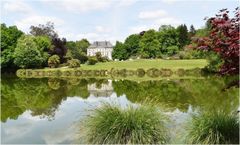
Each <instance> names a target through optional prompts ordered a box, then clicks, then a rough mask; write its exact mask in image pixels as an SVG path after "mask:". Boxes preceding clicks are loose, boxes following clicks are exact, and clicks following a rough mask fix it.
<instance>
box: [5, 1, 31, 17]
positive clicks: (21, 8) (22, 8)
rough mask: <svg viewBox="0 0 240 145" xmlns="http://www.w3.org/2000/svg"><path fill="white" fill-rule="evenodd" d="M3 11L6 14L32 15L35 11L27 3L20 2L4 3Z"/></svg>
mask: <svg viewBox="0 0 240 145" xmlns="http://www.w3.org/2000/svg"><path fill="white" fill-rule="evenodd" d="M3 11H4V12H5V13H23V14H28V13H32V12H33V9H32V8H31V7H30V6H29V5H28V4H27V3H25V2H23V1H21V0H18V1H6V2H4V3H3Z"/></svg>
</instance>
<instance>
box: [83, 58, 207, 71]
mask: <svg viewBox="0 0 240 145" xmlns="http://www.w3.org/2000/svg"><path fill="white" fill-rule="evenodd" d="M206 65H207V61H206V60H205V59H191V60H163V59H152V60H151V59H138V60H128V61H111V62H105V63H97V64H96V65H85V64H84V65H82V66H81V68H82V69H87V70H88V69H91V70H99V69H106V70H110V69H111V68H116V69H131V70H136V69H138V68H143V69H150V68H157V69H161V68H167V69H172V70H177V69H179V68H182V69H194V68H203V67H205V66H206Z"/></svg>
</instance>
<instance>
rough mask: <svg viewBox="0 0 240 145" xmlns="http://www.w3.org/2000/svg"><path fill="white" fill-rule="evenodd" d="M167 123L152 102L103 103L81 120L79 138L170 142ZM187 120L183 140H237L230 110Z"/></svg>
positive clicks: (93, 141) (110, 141)
mask: <svg viewBox="0 0 240 145" xmlns="http://www.w3.org/2000/svg"><path fill="white" fill-rule="evenodd" d="M169 123H173V122H172V121H170V119H169V116H167V115H165V114H164V113H162V112H161V110H159V108H157V107H156V106H154V105H153V106H152V105H151V106H150V105H145V106H144V105H143V106H142V105H140V106H133V105H129V106H128V107H127V108H122V107H121V106H120V105H119V106H116V105H110V104H109V103H107V104H103V106H102V107H98V108H96V109H95V110H93V112H91V115H89V116H87V117H86V118H85V120H83V121H82V122H81V127H80V130H81V133H82V135H81V137H80V140H81V141H83V140H84V143H88V144H89V143H90V144H166V143H171V136H170V132H169V130H170V128H169ZM187 123H188V124H187V127H186V131H187V133H184V134H182V135H183V137H184V138H185V139H184V142H185V143H190V144H238V143H239V121H238V115H236V114H234V113H225V112H224V111H219V110H218V111H216V110H214V111H211V112H210V111H208V112H205V111H204V112H199V113H198V114H195V115H193V116H192V120H191V121H190V122H187ZM185 135H186V136H185ZM172 140H173V139H172Z"/></svg>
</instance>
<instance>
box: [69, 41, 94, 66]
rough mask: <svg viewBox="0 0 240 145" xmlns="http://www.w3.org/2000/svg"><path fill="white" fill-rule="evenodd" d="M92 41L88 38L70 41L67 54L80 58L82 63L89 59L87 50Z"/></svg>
mask: <svg viewBox="0 0 240 145" xmlns="http://www.w3.org/2000/svg"><path fill="white" fill-rule="evenodd" d="M89 45H90V43H89V42H88V40H86V39H82V40H80V41H76V42H74V41H68V42H67V44H66V47H67V48H68V52H67V56H69V57H71V58H74V59H78V60H80V62H81V63H85V62H86V61H87V59H88V58H87V55H86V51H87V48H88V47H89Z"/></svg>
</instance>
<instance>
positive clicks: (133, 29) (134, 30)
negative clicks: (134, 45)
mask: <svg viewBox="0 0 240 145" xmlns="http://www.w3.org/2000/svg"><path fill="white" fill-rule="evenodd" d="M149 28H150V27H148V26H146V25H142V26H134V27H130V28H129V31H130V33H134V34H136V33H140V32H142V31H146V30H148V29H149Z"/></svg>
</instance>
